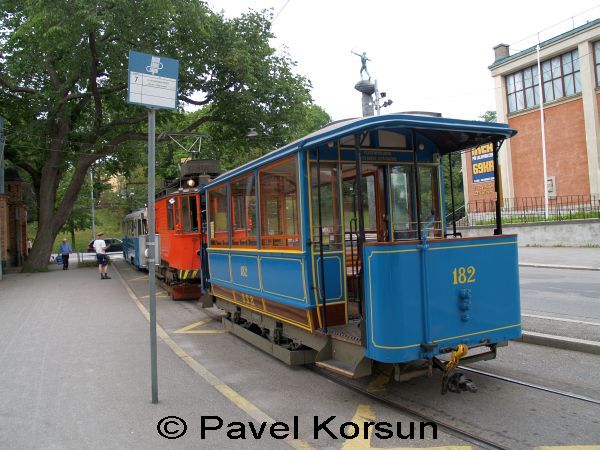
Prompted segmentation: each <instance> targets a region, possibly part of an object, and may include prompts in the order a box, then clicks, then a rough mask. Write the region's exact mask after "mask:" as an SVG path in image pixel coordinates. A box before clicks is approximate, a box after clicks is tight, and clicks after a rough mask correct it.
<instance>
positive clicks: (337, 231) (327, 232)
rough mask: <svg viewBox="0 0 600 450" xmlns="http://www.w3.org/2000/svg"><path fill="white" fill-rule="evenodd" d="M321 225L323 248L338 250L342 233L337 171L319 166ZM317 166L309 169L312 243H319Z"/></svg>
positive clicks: (333, 168) (328, 166)
mask: <svg viewBox="0 0 600 450" xmlns="http://www.w3.org/2000/svg"><path fill="white" fill-rule="evenodd" d="M319 171H320V172H321V174H320V178H321V224H322V226H323V244H324V248H325V247H327V248H328V249H339V248H340V244H341V237H342V231H341V226H340V215H339V210H338V204H339V198H340V193H339V191H340V189H339V174H338V169H337V167H335V166H331V165H323V164H322V165H321V166H320V169H319ZM317 175H318V173H317V166H316V165H313V166H312V167H311V172H310V179H311V197H312V198H311V209H312V230H313V236H312V240H313V242H319V192H318V179H317V178H318V177H317Z"/></svg>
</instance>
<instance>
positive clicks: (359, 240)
mask: <svg viewBox="0 0 600 450" xmlns="http://www.w3.org/2000/svg"><path fill="white" fill-rule="evenodd" d="M360 147H361V139H360V135H358V134H355V135H354V151H355V155H354V156H355V158H356V161H355V162H356V165H355V170H356V177H355V181H354V182H355V186H356V187H355V193H356V203H357V205H358V208H357V210H358V235H357V237H356V259H357V261H358V264H357V266H358V274H357V275H358V276H357V289H356V296H357V298H358V310H359V314H360V331H361V333H360V340H361V344H362V346H363V347H366V344H367V341H366V339H367V335H366V332H365V323H364V321H365V312H364V307H365V306H364V296H363V282H362V277H364V275H365V271H364V267H365V262H364V261H363V244H364V242H365V218H364V216H363V191H362V158H361V154H360Z"/></svg>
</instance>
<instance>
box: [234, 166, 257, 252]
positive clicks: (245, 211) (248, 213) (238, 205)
mask: <svg viewBox="0 0 600 450" xmlns="http://www.w3.org/2000/svg"><path fill="white" fill-rule="evenodd" d="M230 192H231V217H232V220H233V229H232V236H231V246H232V247H254V248H255V247H256V243H257V242H256V183H255V177H254V174H253V173H252V174H250V175H247V176H245V177H242V178H238V179H237V180H235V181H232V182H231V184H230Z"/></svg>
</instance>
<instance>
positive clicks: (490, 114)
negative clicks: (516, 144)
mask: <svg viewBox="0 0 600 450" xmlns="http://www.w3.org/2000/svg"><path fill="white" fill-rule="evenodd" d="M479 118H480V119H481V120H483V121H484V122H495V121H496V111H486V112H484V113H483V114H482V115H481V116H479Z"/></svg>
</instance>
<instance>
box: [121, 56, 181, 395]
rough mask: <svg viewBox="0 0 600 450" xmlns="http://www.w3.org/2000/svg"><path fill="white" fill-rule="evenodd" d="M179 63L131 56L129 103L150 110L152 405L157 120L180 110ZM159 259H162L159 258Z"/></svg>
mask: <svg viewBox="0 0 600 450" xmlns="http://www.w3.org/2000/svg"><path fill="white" fill-rule="evenodd" d="M178 74H179V62H178V61H176V60H174V59H171V58H164V57H162V56H156V55H149V54H146V53H139V52H135V51H130V52H129V77H128V91H127V95H128V99H127V101H128V103H130V104H134V105H142V106H145V107H146V108H148V239H146V245H147V246H148V258H147V261H148V294H149V297H150V298H149V301H150V372H151V378H152V403H158V369H157V357H156V267H155V264H156V263H155V261H156V260H157V255H156V254H155V253H156V252H155V250H156V239H155V237H156V231H155V226H154V198H155V197H154V190H155V186H154V178H155V171H156V158H155V148H154V145H155V142H156V137H155V136H156V130H155V117H156V110H157V109H176V108H177V77H178ZM158 257H160V255H158Z"/></svg>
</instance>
